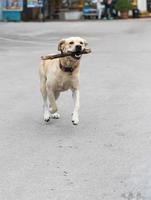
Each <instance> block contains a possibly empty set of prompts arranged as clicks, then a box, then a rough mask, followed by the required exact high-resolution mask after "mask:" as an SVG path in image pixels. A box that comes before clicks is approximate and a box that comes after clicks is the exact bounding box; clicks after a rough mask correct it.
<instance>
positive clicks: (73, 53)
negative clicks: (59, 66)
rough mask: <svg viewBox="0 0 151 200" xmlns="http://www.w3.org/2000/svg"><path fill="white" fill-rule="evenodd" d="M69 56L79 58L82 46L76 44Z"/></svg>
mask: <svg viewBox="0 0 151 200" xmlns="http://www.w3.org/2000/svg"><path fill="white" fill-rule="evenodd" d="M71 56H72V57H73V58H74V59H77V60H79V59H80V58H81V56H82V47H81V45H76V46H75V51H74V52H72V54H71Z"/></svg>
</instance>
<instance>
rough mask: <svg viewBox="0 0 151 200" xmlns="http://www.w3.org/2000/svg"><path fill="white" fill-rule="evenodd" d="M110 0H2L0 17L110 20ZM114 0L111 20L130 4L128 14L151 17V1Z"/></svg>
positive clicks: (119, 16)
mask: <svg viewBox="0 0 151 200" xmlns="http://www.w3.org/2000/svg"><path fill="white" fill-rule="evenodd" d="M106 1H107V0H0V20H1V21H46V20H47V21H49V20H85V19H89V20H94V19H106V16H105V14H106V12H107V10H106V9H105V8H106V7H105V4H106ZM111 2H112V8H111V19H118V18H121V9H123V6H124V7H125V6H126V8H125V10H126V11H128V14H127V15H128V16H127V17H133V18H138V17H150V15H151V0H111ZM127 2H128V3H129V4H131V8H130V7H127V5H126V4H127ZM116 4H118V6H116ZM119 6H120V7H119ZM99 15H100V16H99ZM125 17H126V16H125Z"/></svg>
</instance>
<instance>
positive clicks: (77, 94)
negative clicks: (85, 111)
mask: <svg viewBox="0 0 151 200" xmlns="http://www.w3.org/2000/svg"><path fill="white" fill-rule="evenodd" d="M72 97H73V101H74V110H73V114H72V122H73V124H74V125H77V124H78V123H79V108H80V92H79V90H77V89H76V90H73V91H72Z"/></svg>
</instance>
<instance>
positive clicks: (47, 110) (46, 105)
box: [40, 75, 50, 122]
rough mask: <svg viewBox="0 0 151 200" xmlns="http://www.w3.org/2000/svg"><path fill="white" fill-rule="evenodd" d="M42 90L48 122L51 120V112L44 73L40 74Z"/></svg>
mask: <svg viewBox="0 0 151 200" xmlns="http://www.w3.org/2000/svg"><path fill="white" fill-rule="evenodd" d="M40 91H41V94H42V97H43V115H44V120H45V121H46V122H48V121H49V120H50V112H49V108H48V102H47V90H46V78H45V77H44V76H43V75H40Z"/></svg>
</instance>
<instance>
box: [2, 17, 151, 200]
mask: <svg viewBox="0 0 151 200" xmlns="http://www.w3.org/2000/svg"><path fill="white" fill-rule="evenodd" d="M68 36H81V37H84V38H86V39H87V40H88V42H89V45H90V47H91V48H92V50H93V54H91V55H90V56H88V55H87V56H86V55H85V56H83V60H82V64H81V114H80V124H79V125H78V126H76V127H75V126H73V125H72V123H71V112H72V108H73V104H72V99H71V94H70V92H67V93H63V94H62V96H61V98H60V99H59V101H58V104H59V109H60V113H61V119H59V120H51V122H50V123H48V124H46V123H44V122H43V116H42V99H41V96H40V92H39V79H38V65H39V57H40V56H41V55H45V54H47V53H54V52H56V50H57V41H58V40H60V39H61V38H64V37H68ZM150 44H151V20H128V21H112V22H111V21H110V22H97V21H92V22H66V23H65V22H64V23H63V22H49V23H0V88H1V89H0V200H139V199H143V200H151V59H150V57H151V45H150Z"/></svg>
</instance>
